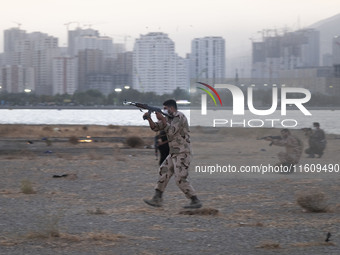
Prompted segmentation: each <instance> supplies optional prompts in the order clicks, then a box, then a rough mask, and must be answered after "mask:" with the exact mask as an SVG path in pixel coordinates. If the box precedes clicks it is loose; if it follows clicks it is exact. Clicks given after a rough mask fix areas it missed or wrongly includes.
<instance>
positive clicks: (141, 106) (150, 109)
mask: <svg viewBox="0 0 340 255" xmlns="http://www.w3.org/2000/svg"><path fill="white" fill-rule="evenodd" d="M123 105H132V106H136V107H138V108H139V110H140V111H141V112H142V109H145V110H148V112H149V115H151V113H153V112H159V113H161V114H163V115H164V116H167V117H168V118H172V116H170V115H169V114H167V113H165V112H163V111H162V110H161V108H158V107H155V106H151V105H147V104H143V103H137V102H127V101H126V100H125V101H124V102H123ZM143 119H144V120H146V119H147V118H146V117H144V116H143Z"/></svg>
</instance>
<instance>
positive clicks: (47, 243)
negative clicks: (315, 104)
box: [0, 125, 340, 255]
mask: <svg viewBox="0 0 340 255" xmlns="http://www.w3.org/2000/svg"><path fill="white" fill-rule="evenodd" d="M293 134H294V135H296V136H299V137H300V138H301V140H303V141H304V144H305V147H306V146H307V140H306V138H305V137H304V136H303V133H302V132H301V131H299V130H294V132H293ZM154 135H155V133H154V132H152V131H151V130H150V129H149V128H148V127H130V126H129V127H123V126H122V127H121V126H27V125H0V174H1V178H0V254H32V255H33V254H34V255H36V254H47V255H48V254H51V255H52V254H53V255H54V254H79V255H80V254H82V255H83V254H103V255H106V254H148V255H151V254H183V255H184V254H185V255H188V254H340V233H339V231H340V217H339V216H340V201H339V196H338V194H339V193H338V192H339V191H340V186H339V180H340V172H339V171H336V167H337V166H338V165H337V164H339V163H340V161H339V154H340V139H338V138H339V135H331V134H327V139H328V144H327V149H326V152H325V155H324V156H323V157H322V158H320V159H319V158H313V159H310V158H306V155H303V156H302V158H301V160H300V164H299V165H298V168H297V169H296V172H295V173H291V174H280V173H261V172H260V173H254V172H253V173H250V172H246V173H240V172H234V173H230V172H227V171H225V172H220V173H217V172H214V173H209V172H206V171H205V170H204V169H207V167H208V166H214V167H216V169H218V166H221V167H222V166H224V167H225V168H224V170H226V169H227V168H228V167H229V169H234V170H235V169H236V170H237V171H238V170H240V169H246V167H247V166H248V167H251V166H253V167H256V166H257V167H261V169H264V168H263V166H268V167H269V166H272V165H274V164H275V163H276V162H277V156H276V155H277V153H278V152H280V151H282V150H283V148H280V147H276V146H269V142H266V141H263V140H257V138H258V137H262V136H266V135H279V130H277V129H263V128H262V129H245V128H220V129H217V128H203V127H193V128H191V139H192V148H193V154H194V157H193V161H192V164H191V170H190V181H191V183H192V185H193V186H194V188H195V189H196V191H197V193H198V196H199V198H200V199H201V200H202V202H203V205H204V206H203V208H202V210H198V211H193V212H187V211H183V210H182V206H183V205H185V204H187V203H188V202H189V201H188V200H187V199H186V198H185V197H184V195H183V194H182V193H181V191H180V190H179V189H178V188H177V186H176V185H175V182H174V181H171V182H170V183H169V185H168V187H167V190H166V192H165V194H164V206H163V207H162V208H153V207H149V206H147V205H146V204H145V203H144V202H143V198H150V197H151V196H152V195H153V189H154V185H155V183H156V181H157V174H158V162H157V160H156V157H155V153H154V149H153V148H152V145H153V137H154ZM87 136H90V137H87ZM133 136H137V137H139V138H141V139H142V140H143V142H144V145H142V146H140V147H137V148H132V147H130V146H128V145H127V139H128V138H129V137H133ZM78 140H90V141H92V142H85V141H83V142H77V141H78ZM320 166H321V167H322V171H321V170H320V172H319V173H318V172H317V169H318V167H320ZM331 168H332V169H333V171H332V172H331ZM209 169H210V171H211V169H213V168H211V167H210V168H209ZM313 169H314V170H315V171H314V170H313ZM198 170H200V172H199V171H198ZM312 171H314V172H312ZM306 194H310V195H313V194H315V196H314V197H312V199H314V200H315V201H312V202H315V203H317V204H318V205H320V204H325V205H327V206H328V207H327V208H326V209H325V212H309V211H307V210H305V209H303V208H302V207H301V206H300V205H299V204H298V203H297V199H298V198H301V196H306ZM322 195H324V198H323V197H322ZM318 199H319V200H318ZM217 211H218V212H217ZM216 212H217V213H216ZM328 233H330V238H329V241H328V242H326V241H325V240H326V238H327V234H328Z"/></svg>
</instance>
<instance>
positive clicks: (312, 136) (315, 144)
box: [305, 122, 327, 158]
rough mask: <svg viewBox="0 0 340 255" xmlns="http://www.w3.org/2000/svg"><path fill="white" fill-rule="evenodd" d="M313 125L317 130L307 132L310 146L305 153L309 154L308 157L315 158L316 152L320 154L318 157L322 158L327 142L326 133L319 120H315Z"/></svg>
mask: <svg viewBox="0 0 340 255" xmlns="http://www.w3.org/2000/svg"><path fill="white" fill-rule="evenodd" d="M313 127H314V128H315V130H313V131H312V132H309V133H306V135H307V136H308V143H309V148H307V149H306V150H305V153H306V154H308V158H314V157H315V154H316V155H318V158H321V157H322V155H323V151H324V150H325V148H326V144H327V141H326V135H325V132H324V131H323V130H322V129H321V128H320V123H319V122H314V123H313Z"/></svg>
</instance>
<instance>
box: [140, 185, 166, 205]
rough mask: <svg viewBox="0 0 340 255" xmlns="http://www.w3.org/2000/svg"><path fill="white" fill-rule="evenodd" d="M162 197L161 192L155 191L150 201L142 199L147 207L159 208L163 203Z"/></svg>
mask: <svg viewBox="0 0 340 255" xmlns="http://www.w3.org/2000/svg"><path fill="white" fill-rule="evenodd" d="M162 195H163V192H162V191H160V190H158V189H156V190H155V195H154V196H153V197H152V198H151V199H150V200H149V199H144V202H145V203H147V204H148V205H151V206H155V207H161V206H162V202H163V199H162Z"/></svg>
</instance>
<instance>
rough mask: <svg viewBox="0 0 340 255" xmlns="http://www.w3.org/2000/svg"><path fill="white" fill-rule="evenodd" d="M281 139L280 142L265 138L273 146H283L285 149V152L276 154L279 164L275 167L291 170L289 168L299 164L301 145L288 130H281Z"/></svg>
mask: <svg viewBox="0 0 340 255" xmlns="http://www.w3.org/2000/svg"><path fill="white" fill-rule="evenodd" d="M281 137H282V139H281V140H280V139H273V138H270V137H267V138H266V140H267V141H271V142H272V144H274V145H277V146H283V147H285V148H286V152H279V153H278V158H279V161H280V162H279V163H278V164H277V165H282V166H289V167H290V169H291V170H293V168H291V166H294V165H296V164H297V163H299V160H300V158H301V154H302V149H303V144H302V142H301V141H300V139H299V138H297V137H294V136H292V135H291V133H290V131H289V130H288V129H282V130H281Z"/></svg>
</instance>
